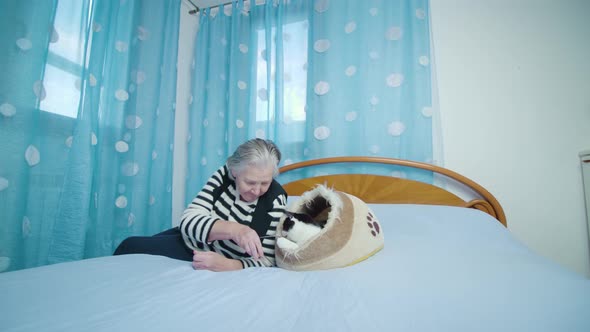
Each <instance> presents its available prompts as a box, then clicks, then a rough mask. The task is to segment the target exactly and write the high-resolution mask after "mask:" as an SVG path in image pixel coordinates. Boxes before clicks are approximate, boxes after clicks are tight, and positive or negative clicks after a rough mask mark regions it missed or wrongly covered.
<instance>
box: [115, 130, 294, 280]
mask: <svg viewBox="0 0 590 332" xmlns="http://www.w3.org/2000/svg"><path fill="white" fill-rule="evenodd" d="M280 160H281V152H280V151H279V149H278V148H277V147H276V145H275V144H274V143H273V142H271V141H270V140H263V139H252V140H249V141H247V142H245V143H243V144H242V145H240V146H239V147H238V148H237V149H236V151H235V152H234V153H233V154H232V155H231V156H230V157H229V158H228V159H227V162H226V164H225V165H223V166H222V167H220V168H219V169H218V170H217V171H216V172H215V173H214V174H213V175H212V176H211V177H210V178H209V180H208V181H207V183H206V184H205V186H204V187H203V189H202V190H201V191H200V192H199V193H198V194H197V196H196V197H195V198H194V199H193V201H192V202H191V203H190V204H189V206H188V207H187V209H186V210H185V211H184V213H183V215H182V220H181V222H180V226H179V227H176V228H172V229H170V230H168V231H165V232H163V233H160V234H157V235H154V236H152V237H130V238H128V239H126V240H125V241H123V242H122V243H121V245H120V246H119V247H118V248H117V250H116V251H115V255H119V254H130V253H146V254H154V255H163V256H168V257H171V258H176V259H183V260H188V261H192V264H193V267H194V268H195V269H206V270H211V271H230V270H238V269H242V268H246V267H252V266H273V265H274V262H275V261H274V247H275V238H274V236H275V230H276V226H277V224H278V222H279V219H280V217H281V216H282V215H283V213H284V211H285V205H286V203H287V194H286V193H285V191H284V189H283V188H282V187H281V185H280V184H279V183H278V182H277V181H276V180H274V178H275V177H276V176H277V175H278V164H279V161H280Z"/></svg>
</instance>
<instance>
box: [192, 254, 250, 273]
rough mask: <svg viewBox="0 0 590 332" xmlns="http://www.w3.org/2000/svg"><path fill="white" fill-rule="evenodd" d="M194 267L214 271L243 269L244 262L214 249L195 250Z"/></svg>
mask: <svg viewBox="0 0 590 332" xmlns="http://www.w3.org/2000/svg"><path fill="white" fill-rule="evenodd" d="M193 269H195V270H209V271H214V272H222V271H234V270H241V269H242V263H241V262H240V261H238V260H235V259H229V258H225V257H224V256H222V255H221V254H218V253H216V252H213V251H196V250H194V251H193Z"/></svg>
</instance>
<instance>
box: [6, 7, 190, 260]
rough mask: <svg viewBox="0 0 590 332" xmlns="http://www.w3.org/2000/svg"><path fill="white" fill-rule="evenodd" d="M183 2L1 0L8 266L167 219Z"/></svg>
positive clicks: (115, 240) (151, 228) (70, 256)
mask: <svg viewBox="0 0 590 332" xmlns="http://www.w3.org/2000/svg"><path fill="white" fill-rule="evenodd" d="M179 16H180V0H175V1H159V0H144V1H130V0H129V1H127V0H121V1H110V0H108V1H106V0H105V1H103V0H93V1H90V0H84V1H59V2H58V1H11V0H9V1H2V2H0V42H1V43H2V48H3V51H2V52H0V72H1V73H2V77H1V78H0V155H1V157H0V160H1V162H0V219H1V222H0V271H10V270H17V269H22V268H28V267H34V266H39V265H44V264H50V263H57V262H63V261H69V260H77V259H82V258H89V257H97V256H103V255H111V254H112V252H113V251H114V249H115V248H116V246H117V245H118V244H119V243H120V242H121V241H122V240H123V239H124V238H126V237H127V236H130V235H148V234H154V233H156V232H158V231H161V230H163V229H165V228H168V227H169V226H170V219H171V200H172V197H171V185H172V152H173V149H174V146H173V144H172V143H173V135H174V108H175V98H176V59H177V44H178V30H179Z"/></svg>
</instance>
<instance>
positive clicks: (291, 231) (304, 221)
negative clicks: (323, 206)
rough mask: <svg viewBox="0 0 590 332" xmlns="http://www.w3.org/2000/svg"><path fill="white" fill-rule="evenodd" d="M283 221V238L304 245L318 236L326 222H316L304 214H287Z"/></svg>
mask: <svg viewBox="0 0 590 332" xmlns="http://www.w3.org/2000/svg"><path fill="white" fill-rule="evenodd" d="M285 215H286V218H285V221H283V236H284V237H286V238H287V239H289V240H291V241H293V242H295V243H302V242H305V241H306V240H308V239H309V238H311V237H313V236H314V235H316V234H318V233H319V232H320V231H321V230H322V228H324V226H325V224H326V222H325V221H324V222H318V221H315V220H314V219H313V218H312V217H311V216H309V215H307V214H304V213H296V212H289V211H286V212H285Z"/></svg>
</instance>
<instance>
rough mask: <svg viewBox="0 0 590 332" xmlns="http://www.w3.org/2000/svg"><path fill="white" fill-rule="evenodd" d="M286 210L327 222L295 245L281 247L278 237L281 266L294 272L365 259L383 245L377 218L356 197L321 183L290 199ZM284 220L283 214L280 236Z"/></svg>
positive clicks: (331, 267) (348, 263)
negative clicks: (315, 232) (293, 199)
mask: <svg viewBox="0 0 590 332" xmlns="http://www.w3.org/2000/svg"><path fill="white" fill-rule="evenodd" d="M287 210H288V211H290V212H297V213H305V214H307V215H309V216H310V217H312V218H313V219H314V220H321V221H325V226H324V228H323V229H321V231H320V232H319V233H317V234H316V235H314V236H312V237H310V238H309V239H307V240H305V241H304V242H302V243H298V246H297V247H296V248H293V247H288V246H284V245H282V246H281V244H280V243H281V241H280V240H281V239H280V238H277V245H276V247H275V259H276V264H277V266H278V267H281V268H284V269H288V270H294V271H304V270H325V269H333V268H340V267H345V266H349V265H353V264H356V263H358V262H360V261H363V260H365V259H367V258H369V257H370V256H372V255H374V254H375V253H377V252H378V251H379V250H381V249H382V248H383V245H384V241H383V231H382V228H381V225H380V224H379V221H378V220H377V217H376V216H375V214H374V213H373V211H371V209H370V208H369V207H368V206H367V204H366V203H365V202H363V201H362V200H360V199H359V198H357V197H356V196H353V195H350V194H347V193H345V192H340V191H335V190H331V189H329V188H327V187H326V186H323V185H318V186H317V187H315V188H314V189H312V190H309V191H307V192H305V193H303V194H302V195H301V196H300V198H299V199H298V200H296V201H294V202H291V203H290V204H289V206H287ZM285 219H286V216H284V217H282V218H281V220H280V222H279V224H278V226H277V234H279V237H281V236H282V235H283V224H284V221H285ZM283 240H285V239H283Z"/></svg>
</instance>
